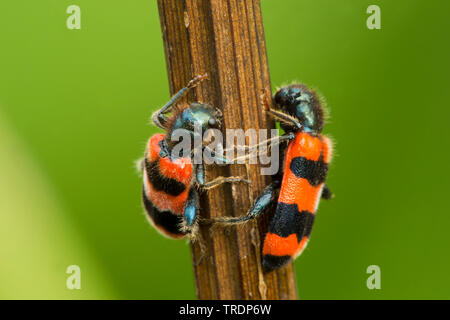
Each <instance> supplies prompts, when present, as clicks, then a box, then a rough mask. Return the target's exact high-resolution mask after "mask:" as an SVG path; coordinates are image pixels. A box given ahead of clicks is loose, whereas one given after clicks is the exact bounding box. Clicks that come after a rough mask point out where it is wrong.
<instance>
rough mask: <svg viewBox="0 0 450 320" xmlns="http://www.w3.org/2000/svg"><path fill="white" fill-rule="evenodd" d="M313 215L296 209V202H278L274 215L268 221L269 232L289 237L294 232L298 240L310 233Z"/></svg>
mask: <svg viewBox="0 0 450 320" xmlns="http://www.w3.org/2000/svg"><path fill="white" fill-rule="evenodd" d="M314 218H315V215H314V214H313V213H311V212H309V211H306V210H303V211H298V206H297V204H295V203H293V204H286V203H283V202H278V204H277V210H276V212H275V215H274V216H273V218H272V221H271V222H270V227H269V232H272V233H275V234H276V235H278V236H280V237H284V238H285V237H289V236H290V235H291V234H293V233H295V234H296V235H297V240H298V241H299V242H300V241H301V240H302V238H303V237H309V236H310V235H311V231H312V227H313V224H314Z"/></svg>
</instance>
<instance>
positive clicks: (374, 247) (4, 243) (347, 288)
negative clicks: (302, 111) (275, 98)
mask: <svg viewBox="0 0 450 320" xmlns="http://www.w3.org/2000/svg"><path fill="white" fill-rule="evenodd" d="M71 4H77V5H79V6H80V7H81V12H82V26H81V30H68V29H67V28H66V19H67V17H68V14H66V8H67V7H68V6H69V5H71ZM371 4H377V5H379V6H380V7H381V23H382V29H381V30H368V29H367V27H366V19H367V17H368V15H367V14H366V8H367V7H368V6H369V5H371ZM262 7H263V16H264V22H265V32H266V38H267V48H268V55H269V62H270V70H271V76H272V83H273V85H274V86H275V85H280V84H281V83H283V82H286V81H291V80H294V79H297V80H300V81H303V82H305V83H307V84H309V85H312V86H314V87H316V88H318V89H319V90H320V91H321V92H322V93H323V94H324V95H325V97H326V98H327V100H328V104H329V107H330V111H331V119H330V121H329V123H328V125H327V126H326V129H325V131H326V133H329V134H330V135H331V136H332V137H333V138H334V140H335V141H336V156H335V158H334V162H333V165H332V167H331V169H330V177H329V185H330V187H331V188H332V190H333V191H334V192H335V194H336V198H335V199H333V200H332V201H329V202H324V201H323V202H322V203H321V206H320V209H319V215H318V218H317V220H316V226H315V230H314V232H313V238H312V239H313V241H311V243H310V245H309V247H308V249H307V250H306V252H305V253H304V254H303V256H302V257H301V258H300V259H298V260H297V261H296V264H295V266H296V272H297V282H298V287H299V292H300V297H301V298H304V299H316V298H318V299H335V298H336V299H393V298H405V299H418V298H425V299H431V298H436V299H442V298H450V276H449V275H448V270H449V267H450V255H449V252H448V251H449V249H448V248H449V245H450V236H449V226H450V212H449V205H448V198H449V196H448V194H447V192H448V191H449V188H448V185H449V181H448V177H449V167H448V166H447V163H448V156H449V151H448V148H449V138H450V134H449V125H448V122H449V120H450V108H449V103H448V101H449V99H450V90H449V88H448V87H449V74H450V68H449V67H450V63H449V31H450V28H449V27H450V26H449V24H450V22H449V18H448V12H450V2H448V1H445V0H441V1H437V0H435V1H409V0H401V1H387V0H386V1H375V0H374V1H334V0H328V1H325V0H320V1H318V0H301V1H299V0H291V1H287V0H284V1H268V0H263V1H262ZM0 12H1V17H0V40H1V47H0V74H1V76H0V298H8V299H10V298H42V299H47V298H62V299H72V298H73V299H80V298H86V299H92V298H99V299H111V298H120V299H122V298H123V299H184V298H195V291H194V280H193V274H192V270H191V260H190V253H189V246H188V245H187V244H186V242H185V241H171V240H168V239H165V238H163V237H161V236H160V235H159V234H157V232H156V231H155V230H153V229H152V228H151V227H150V226H149V225H148V224H147V222H146V219H145V217H144V214H143V210H142V208H141V203H140V189H141V184H140V178H139V177H138V176H137V174H136V172H135V168H134V163H133V162H134V160H135V159H137V158H139V157H140V156H141V155H142V153H143V149H144V146H145V142H146V139H148V137H149V136H150V135H152V134H153V133H155V132H156V130H155V128H153V127H151V126H149V125H148V120H149V116H150V115H151V113H152V111H154V110H155V109H156V108H157V107H158V106H161V105H162V104H163V103H164V102H166V101H167V100H168V97H169V89H168V81H167V75H166V66H165V60H164V55H163V46H162V40H161V31H160V25H159V19H158V14H157V7H156V1H152V0H147V1H142V0H141V1H138V0H129V1H121V2H120V4H118V3H117V4H116V3H112V2H111V1H105V0H97V1H88V0H74V1H66V0H44V1H31V0H29V1H11V0H8V1H7V0H4V1H1V2H0ZM72 264H76V265H79V266H80V267H81V272H82V290H73V291H71V290H67V289H66V278H67V276H68V275H67V274H66V273H65V270H66V268H67V266H69V265H72ZM373 264H375V265H379V266H380V267H381V290H372V291H371V290H368V289H367V287H366V279H367V277H368V275H367V274H366V268H367V267H368V266H369V265H373Z"/></svg>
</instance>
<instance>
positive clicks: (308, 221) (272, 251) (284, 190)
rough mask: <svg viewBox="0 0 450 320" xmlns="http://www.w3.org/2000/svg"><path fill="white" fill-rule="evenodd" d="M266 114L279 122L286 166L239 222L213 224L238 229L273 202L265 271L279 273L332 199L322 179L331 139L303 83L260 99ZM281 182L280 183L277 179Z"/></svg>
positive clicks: (234, 219) (321, 104)
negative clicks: (322, 201) (323, 202)
mask: <svg viewBox="0 0 450 320" xmlns="http://www.w3.org/2000/svg"><path fill="white" fill-rule="evenodd" d="M261 98H262V105H263V107H264V109H265V111H266V112H267V113H268V114H269V115H271V116H272V117H274V118H275V120H276V121H278V122H279V123H280V126H281V128H282V129H283V130H284V131H285V134H284V135H282V136H280V137H278V140H279V141H280V142H281V141H285V140H287V141H288V143H287V146H285V151H283V152H281V156H280V163H283V162H284V165H283V166H282V167H281V168H282V171H281V172H279V174H278V177H277V179H275V180H274V181H273V182H272V183H271V184H269V185H268V186H267V187H266V188H265V189H264V190H263V192H262V193H261V194H260V195H259V197H258V198H257V199H256V200H255V202H254V204H253V205H252V207H251V208H250V209H249V210H248V212H247V214H246V215H245V216H242V217H219V218H215V219H212V221H211V223H213V224H225V225H234V224H241V223H245V222H247V221H250V220H252V219H255V218H257V217H259V216H260V215H261V214H263V213H264V212H266V211H268V210H269V209H270V208H271V207H272V206H273V205H274V203H276V210H275V214H274V215H273V217H272V218H271V221H270V225H269V230H268V232H267V234H266V236H265V239H264V244H263V249H262V255H263V259H262V265H263V268H264V270H266V271H271V270H274V269H278V268H280V267H282V266H284V265H286V264H287V263H288V262H290V261H292V260H293V259H295V258H296V257H297V256H299V255H300V254H301V253H302V252H303V250H304V249H305V247H306V245H307V243H308V241H309V238H310V235H311V231H312V227H313V223H314V220H315V216H316V212H317V207H318V204H319V200H320V198H325V199H330V198H331V197H332V196H333V194H332V193H331V191H330V189H329V188H328V186H327V185H326V184H325V180H326V177H327V173H328V165H329V163H330V161H331V155H332V143H331V140H330V139H329V138H328V137H327V136H325V135H322V134H321V132H322V128H323V125H324V119H325V109H324V102H323V100H322V99H321V98H320V97H319V96H318V94H317V93H316V92H314V91H312V90H310V89H309V88H308V87H306V86H305V85H303V84H295V83H294V84H291V85H289V86H286V87H283V88H281V89H280V90H278V91H277V92H276V94H275V95H274V97H272V98H271V99H272V102H273V104H274V105H275V109H272V108H270V101H269V99H270V94H269V91H268V90H267V89H266V90H265V91H264V93H263V95H262V96H261ZM280 178H281V179H280Z"/></svg>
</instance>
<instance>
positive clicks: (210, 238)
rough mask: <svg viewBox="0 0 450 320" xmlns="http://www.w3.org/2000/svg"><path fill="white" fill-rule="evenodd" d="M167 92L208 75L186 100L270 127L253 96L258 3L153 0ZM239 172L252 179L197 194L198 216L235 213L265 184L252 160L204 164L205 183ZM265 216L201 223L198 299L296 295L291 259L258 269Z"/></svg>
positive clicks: (260, 77)
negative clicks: (229, 224)
mask: <svg viewBox="0 0 450 320" xmlns="http://www.w3.org/2000/svg"><path fill="white" fill-rule="evenodd" d="M158 8H159V15H160V19H161V28H162V33H163V40H164V49H165V55H166V63H167V70H168V76H169V84H170V91H171V94H174V93H175V92H176V91H177V90H179V89H180V88H182V87H183V86H185V85H186V83H188V81H189V80H191V79H192V78H193V77H195V76H196V75H199V74H204V73H208V80H207V81H203V82H202V83H201V84H200V85H199V86H198V87H197V88H195V89H194V90H193V92H192V93H190V94H188V95H187V98H186V99H187V100H185V101H188V102H192V101H202V102H205V103H209V104H211V105H214V106H218V107H220V108H221V109H222V111H223V116H224V124H225V125H224V127H225V128H243V129H244V130H247V129H249V128H254V129H259V128H272V127H273V123H272V122H271V120H270V119H269V117H268V116H267V115H265V114H263V110H262V106H260V99H259V97H260V94H261V92H262V91H263V89H264V88H270V78H269V71H268V66H267V56H266V47H265V41H264V30H263V24H262V17H261V8H260V2H259V1H258V0H246V1H242V0H229V1H225V0H158ZM218 176H225V177H227V176H241V177H243V178H246V179H249V180H251V181H252V185H251V186H249V185H247V184H245V183H238V184H232V185H230V184H223V185H221V186H219V187H217V188H214V189H212V190H210V191H208V193H207V194H204V195H203V196H202V202H201V216H202V217H203V218H214V217H220V216H241V215H244V214H245V213H246V211H247V209H248V208H249V207H250V205H251V204H252V202H253V200H254V199H255V198H256V196H257V195H258V194H259V192H260V191H261V190H262V189H263V188H264V186H266V185H267V184H268V183H269V182H270V177H264V176H261V174H260V168H259V166H257V165H232V166H225V167H209V168H208V172H207V180H208V181H210V180H212V179H214V178H215V177H218ZM268 219H269V214H266V215H265V216H264V217H263V218H262V219H261V220H260V221H259V222H252V223H248V224H245V225H242V226H239V227H237V228H224V229H220V228H215V229H213V232H211V228H210V227H209V226H201V227H200V232H201V238H202V239H203V241H204V242H205V245H206V250H207V251H206V253H205V257H204V259H202V260H201V262H200V263H199V264H196V262H198V260H199V258H200V249H199V246H198V243H194V244H193V245H192V255H193V262H194V272H195V279H196V288H197V297H198V298H199V299H296V298H297V292H296V285H295V278H294V271H293V266H292V264H289V265H288V266H287V267H285V268H282V269H281V270H278V271H276V272H270V273H267V274H263V273H262V269H261V257H260V254H261V245H262V239H263V237H264V234H265V232H266V231H267V226H268Z"/></svg>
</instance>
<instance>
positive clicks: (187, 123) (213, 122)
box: [171, 102, 220, 133]
mask: <svg viewBox="0 0 450 320" xmlns="http://www.w3.org/2000/svg"><path fill="white" fill-rule="evenodd" d="M219 127H220V119H219V117H218V111H217V110H216V109H214V108H213V107H212V106H210V105H208V104H202V103H197V102H194V103H192V104H191V105H190V106H189V108H186V109H184V110H182V111H181V112H180V113H179V114H178V115H177V116H176V118H175V120H174V122H173V125H172V128H171V129H172V131H173V130H177V129H184V130H187V131H189V132H192V133H194V131H195V128H201V129H202V133H204V132H205V131H206V130H208V129H217V128H219ZM197 130H198V129H197Z"/></svg>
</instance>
